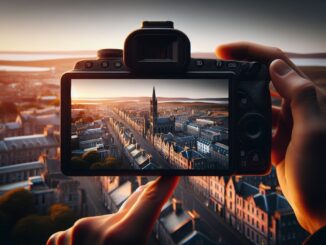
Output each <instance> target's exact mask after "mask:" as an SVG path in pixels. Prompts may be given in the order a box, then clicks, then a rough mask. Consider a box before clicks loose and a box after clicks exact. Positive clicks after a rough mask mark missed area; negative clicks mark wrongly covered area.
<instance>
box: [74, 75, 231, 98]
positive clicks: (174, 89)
mask: <svg viewBox="0 0 326 245" xmlns="http://www.w3.org/2000/svg"><path fill="white" fill-rule="evenodd" d="M216 80H218V81H216ZM153 86H155V93H156V97H170V98H171V97H174V98H176V97H186V98H192V99H199V98H228V80H226V79H155V80H154V79H132V81H130V79H111V80H109V79H73V80H72V81H71V96H72V98H73V99H74V98H79V99H81V98H91V99H96V98H112V97H140V96H148V97H151V96H152V92H153Z"/></svg>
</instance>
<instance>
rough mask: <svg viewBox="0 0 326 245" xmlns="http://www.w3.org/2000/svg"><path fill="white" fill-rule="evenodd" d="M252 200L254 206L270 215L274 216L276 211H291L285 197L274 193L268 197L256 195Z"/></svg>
mask: <svg viewBox="0 0 326 245" xmlns="http://www.w3.org/2000/svg"><path fill="white" fill-rule="evenodd" d="M253 198H254V201H255V204H256V206H258V207H260V208H261V209H262V210H264V211H265V212H267V213H268V214H270V215H272V214H274V213H275V212H276V211H290V210H292V208H291V206H290V205H289V203H288V201H287V200H286V199H285V197H284V196H282V195H280V194H277V193H275V192H273V193H270V194H268V195H262V194H257V195H255V196H254V197H253Z"/></svg>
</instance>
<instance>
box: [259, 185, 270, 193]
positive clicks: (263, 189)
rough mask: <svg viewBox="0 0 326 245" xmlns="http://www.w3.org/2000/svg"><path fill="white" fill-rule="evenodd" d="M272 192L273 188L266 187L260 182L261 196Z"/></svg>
mask: <svg viewBox="0 0 326 245" xmlns="http://www.w3.org/2000/svg"><path fill="white" fill-rule="evenodd" d="M271 192H272V188H271V187H270V186H268V185H264V184H263V183H261V182H260V184H259V193H260V194H261V195H268V194H270V193H271Z"/></svg>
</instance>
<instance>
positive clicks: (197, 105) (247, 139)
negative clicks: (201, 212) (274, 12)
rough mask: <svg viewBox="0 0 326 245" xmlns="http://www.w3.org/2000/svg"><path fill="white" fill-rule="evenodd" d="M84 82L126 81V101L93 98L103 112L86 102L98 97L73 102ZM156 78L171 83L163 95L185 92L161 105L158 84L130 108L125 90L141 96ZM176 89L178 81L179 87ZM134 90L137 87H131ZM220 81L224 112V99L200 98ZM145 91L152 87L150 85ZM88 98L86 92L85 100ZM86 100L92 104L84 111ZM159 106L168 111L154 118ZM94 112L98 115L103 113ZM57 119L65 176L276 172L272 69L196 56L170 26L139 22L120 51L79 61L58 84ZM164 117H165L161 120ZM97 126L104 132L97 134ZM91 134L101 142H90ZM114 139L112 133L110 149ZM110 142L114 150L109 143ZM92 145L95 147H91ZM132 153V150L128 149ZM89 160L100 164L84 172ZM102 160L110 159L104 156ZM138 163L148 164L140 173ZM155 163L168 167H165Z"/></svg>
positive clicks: (181, 36)
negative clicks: (76, 87)
mask: <svg viewBox="0 0 326 245" xmlns="http://www.w3.org/2000/svg"><path fill="white" fill-rule="evenodd" d="M81 80H87V86H93V87H94V86H101V87H98V88H97V90H96V91H100V90H104V87H105V86H106V85H105V86H104V85H103V86H102V85H98V84H99V83H97V81H100V80H101V81H105V84H110V81H111V80H112V81H115V82H116V84H118V85H119V84H123V83H126V84H127V85H124V87H121V90H123V91H124V95H125V94H128V96H129V97H128V99H126V98H127V97H126V96H125V97H123V96H118V97H117V96H111V97H110V98H103V94H101V95H100V94H99V95H98V97H96V98H100V100H96V101H102V102H101V103H104V104H101V105H96V106H102V107H101V109H98V107H92V106H93V105H92V104H91V103H89V101H91V97H92V96H93V95H94V96H95V92H92V91H93V90H91V89H89V90H88V91H89V95H88V97H87V98H86V97H85V96H84V97H83V100H82V99H76V100H74V101H76V102H73V99H72V96H73V94H74V92H73V91H72V90H73V89H72V86H73V83H74V82H73V81H81ZM156 80H159V81H160V83H156V84H163V83H164V81H167V83H169V86H167V88H166V87H164V88H163V87H162V89H161V91H162V93H163V92H164V91H166V92H165V93H167V94H168V93H169V91H170V93H171V94H175V93H176V92H178V91H179V92H180V98H179V97H178V96H174V97H173V98H172V97H171V98H170V97H169V98H168V99H167V96H166V98H165V97H164V98H163V97H160V96H158V97H156V94H155V92H156V93H159V89H157V86H158V85H156V86H155V88H154V89H153V94H152V97H151V98H150V99H149V98H147V97H146V98H143V97H141V96H139V97H137V101H142V102H141V103H140V102H139V103H140V104H139V107H137V103H138V102H135V103H131V102H130V98H131V97H130V94H132V91H129V93H127V92H128V91H125V90H129V89H128V87H129V85H130V86H131V87H130V90H133V88H135V89H134V91H135V92H134V93H135V94H137V93H140V92H138V91H141V88H142V87H144V90H145V85H144V84H149V82H148V81H156ZM215 80H216V82H214V83H213V82H211V81H215ZM119 81H121V82H120V83H119ZM178 81H182V82H180V84H181V85H179V83H178ZM187 81H188V82H187ZM195 81H196V84H197V85H191V86H194V87H193V88H194V89H191V88H187V86H188V84H195ZM135 83H139V86H138V87H137V86H136V87H135V85H134V84H135ZM201 83H202V84H203V85H202V87H203V88H202V87H201V86H200V84H201ZM218 83H220V84H222V83H224V84H227V85H225V86H224V85H223V86H222V85H221V88H222V87H223V89H224V90H225V91H227V92H226V93H228V97H227V103H226V105H227V107H225V104H223V106H220V105H219V103H224V102H225V101H224V102H223V99H224V100H225V98H224V97H225V96H224V97H223V96H222V97H223V98H222V97H221V98H220V100H219V99H216V101H214V103H215V104H213V102H212V101H213V100H214V99H213V97H214V96H211V97H210V98H208V96H207V98H206V97H205V96H204V98H205V99H204V98H203V93H204V92H205V93H209V90H210V89H206V90H205V86H206V85H205V84H208V85H209V86H215V85H214V84H217V85H216V86H219V85H218ZM76 84H77V82H76ZM84 84H86V82H84ZM92 84H93V85H92ZM101 84H104V82H103V83H101ZM128 84H129V85H128ZM153 84H154V82H153ZM174 84H175V89H174ZM198 84H199V85H198ZM212 84H213V85H212ZM118 85H114V86H118ZM81 86H84V85H81ZM85 86H86V85H85ZM108 86H109V85H108ZM114 86H113V85H112V90H113V88H114ZM121 86H122V85H121ZM126 86H127V87H126ZM146 86H147V85H146ZM149 86H151V88H152V87H153V86H152V84H151V83H150V85H149ZM162 86H163V85H162ZM189 86H190V85H189ZM226 87H227V88H226ZM89 88H91V87H89ZM182 88H185V89H184V90H186V91H190V93H191V94H193V95H192V96H193V97H191V99H189V98H188V97H187V98H185V95H184V94H182V90H183V89H182ZM146 89H147V88H146ZM155 89H157V90H156V91H155ZM169 89H170V90H169ZM187 89H188V90H187ZM201 89H202V90H203V93H202V94H200V95H198V96H201V97H198V98H197V97H194V96H196V94H195V92H196V91H197V90H198V93H200V91H201ZM80 90H81V89H80ZM85 90H87V88H86V87H85V88H84V90H83V91H84V92H83V93H84V94H85ZM108 90H110V89H108ZM77 91H79V90H77ZM114 91H115V90H114ZM116 91H119V90H116ZM192 91H195V92H192ZM216 91H218V89H217V90H216ZM115 93H117V92H115ZM81 94H82V93H81ZM181 95H182V100H181ZM101 96H102V97H101ZM171 96H172V95H171ZM92 98H93V97H92ZM94 98H95V97H94ZM94 98H93V99H94ZM112 98H113V99H112ZM117 98H119V100H118V99H117ZM135 98H136V97H135ZM193 98H195V99H193ZM122 99H123V100H124V101H123V104H122V102H121V100H122ZM113 100H114V101H113ZM85 101H86V102H87V103H89V104H87V105H85V103H84V102H85ZM103 101H105V102H103ZM135 101H136V100H135ZM221 101H222V102H221ZM78 103H79V104H78ZM83 103H84V104H83ZM142 103H143V104H142ZM146 103H148V105H149V106H147V104H146ZM191 103H193V104H191ZM190 104H191V105H190ZM214 105H216V106H215V107H214ZM149 107H150V108H149ZM158 107H160V108H164V109H162V110H161V112H158V109H157V108H158ZM96 108H97V109H96ZM103 108H104V109H103ZM137 108H139V111H138V109H137ZM146 108H148V111H146V110H147V109H146ZM226 108H227V109H226ZM81 111H83V112H84V113H81ZM94 111H98V112H97V114H96V113H94ZM61 112H62V120H61V162H62V171H63V172H64V173H65V174H67V175H232V174H236V175H257V174H266V173H268V172H269V170H270V168H271V162H270V156H271V137H272V125H271V98H270V93H269V75H268V69H267V67H266V66H265V65H263V64H260V63H257V62H239V61H224V60H217V59H204V58H202V59H201V58H200V59H198V58H191V53H190V42H189V39H188V38H187V36H186V35H185V34H184V33H182V32H180V31H178V30H175V29H174V28H173V23H172V22H170V21H167V22H143V28H141V29H139V30H136V31H134V32H132V33H131V34H130V35H129V36H128V37H127V39H126V41H125V45H124V50H123V51H122V50H118V49H104V50H99V51H98V59H97V60H82V61H79V62H77V64H76V65H75V68H74V70H73V71H71V72H68V73H65V74H64V75H63V76H62V80H61ZM172 112H173V117H172ZM76 113H77V116H76ZM78 113H79V114H78ZM101 113H103V115H102V114H101ZM169 113H170V114H169ZM85 114H86V115H87V114H91V115H95V116H93V118H92V120H93V119H94V120H93V121H92V120H90V121H87V120H85ZM163 114H164V115H165V114H169V117H165V118H161V117H160V116H161V115H163ZM73 115H74V116H73ZM168 118H169V119H168ZM171 118H172V119H171ZM96 123H98V125H97V126H94V125H96ZM164 123H165V124H164ZM177 126H178V127H177ZM96 127H97V129H96ZM99 128H100V129H99ZM96 130H97V131H96ZM95 131H96V132H99V134H98V135H96V136H94V137H93V138H87V135H91V133H93V132H95ZM108 134H109V135H111V134H112V137H111V136H110V137H111V138H110V139H111V141H110V140H108V138H107V136H108ZM94 135H95V134H94ZM103 135H104V136H103ZM105 135H106V136H105ZM130 135H131V136H130ZM100 136H101V137H100ZM96 137H99V138H97V139H96ZM128 137H129V138H128ZM76 139H78V140H76ZM100 139H102V141H101V140H100ZM106 141H108V142H109V143H103V142H106ZM93 142H97V143H96V145H95V146H93V145H94V144H93ZM101 142H102V143H101ZM112 142H114V143H112ZM91 144H93V145H91ZM131 145H135V148H134V150H132V151H129V148H130V149H131V148H132V147H131ZM88 146H92V147H88ZM86 147H88V148H86ZM113 149H118V150H113ZM154 151H155V152H154ZM89 152H92V154H93V157H94V156H96V157H97V158H96V157H95V158H96V159H97V160H94V161H95V162H96V164H95V163H94V161H93V163H94V164H95V165H96V166H95V167H94V166H93V167H88V168H86V167H83V166H84V165H83V164H86V162H87V160H89V159H92V158H91V157H90V155H91V153H89ZM103 152H104V153H105V156H104V157H102V158H100V157H99V156H102V155H103V154H104V153H103ZM117 152H118V153H117ZM144 152H145V153H144ZM96 154H98V155H96ZM101 154H102V155H101ZM137 154H138V155H137ZM113 155H114V156H113ZM91 156H92V155H91ZM134 156H138V157H137V158H136V157H134ZM110 157H111V158H110ZM155 157H156V158H155ZM105 159H106V160H105ZM107 159H111V160H112V159H115V160H117V159H118V160H117V161H116V162H115V165H114V167H110V166H113V165H112V164H111V163H109V162H108V160H107ZM139 159H142V160H139ZM145 159H147V160H146V161H145ZM120 161H124V162H127V165H128V164H130V167H129V165H128V167H126V166H127V165H126V163H124V165H123V164H121V167H119V166H120V165H119V162H120ZM142 161H144V162H146V164H145V163H144V166H143V165H142V164H143V162H142ZM163 161H165V162H163ZM159 162H163V163H162V164H161V165H159V164H158V163H159ZM74 164H76V166H80V167H76V166H74ZM101 164H102V165H101ZM105 164H107V165H105ZM110 164H111V165H110ZM145 165H146V166H145ZM122 166H124V167H122ZM221 166H224V167H221Z"/></svg>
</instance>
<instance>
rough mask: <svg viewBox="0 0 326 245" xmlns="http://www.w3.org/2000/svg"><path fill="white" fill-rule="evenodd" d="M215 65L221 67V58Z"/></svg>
mask: <svg viewBox="0 0 326 245" xmlns="http://www.w3.org/2000/svg"><path fill="white" fill-rule="evenodd" d="M216 67H217V68H222V67H223V62H222V61H221V60H217V61H216Z"/></svg>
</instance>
